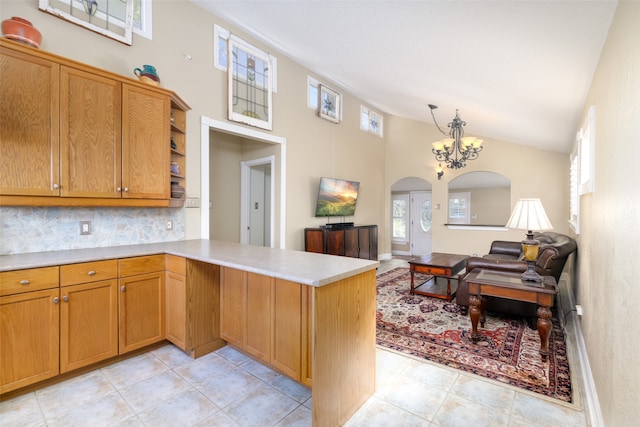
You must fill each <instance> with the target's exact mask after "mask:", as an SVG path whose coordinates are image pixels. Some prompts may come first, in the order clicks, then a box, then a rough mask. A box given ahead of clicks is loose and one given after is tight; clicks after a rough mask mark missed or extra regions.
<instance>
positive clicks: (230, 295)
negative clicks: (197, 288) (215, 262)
mask: <svg viewBox="0 0 640 427" xmlns="http://www.w3.org/2000/svg"><path fill="white" fill-rule="evenodd" d="M246 295H247V273H246V272H245V271H241V270H236V269H235V268H229V267H221V269H220V336H221V337H222V339H224V340H226V341H227V342H228V343H229V344H232V345H235V346H236V347H238V348H242V346H243V342H244V307H245V301H246Z"/></svg>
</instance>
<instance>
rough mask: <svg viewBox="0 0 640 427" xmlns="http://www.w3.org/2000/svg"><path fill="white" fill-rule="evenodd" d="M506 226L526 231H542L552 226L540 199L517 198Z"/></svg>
mask: <svg viewBox="0 0 640 427" xmlns="http://www.w3.org/2000/svg"><path fill="white" fill-rule="evenodd" d="M506 227H507V228H514V229H517V230H527V231H544V230H551V229H552V228H553V226H552V225H551V222H550V221H549V218H548V217H547V213H546V212H545V211H544V208H543V207H542V203H541V202H540V199H520V200H518V203H516V207H515V208H513V212H511V217H510V218H509V221H508V222H507V225H506Z"/></svg>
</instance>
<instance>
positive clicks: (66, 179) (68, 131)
mask: <svg viewBox="0 0 640 427" xmlns="http://www.w3.org/2000/svg"><path fill="white" fill-rule="evenodd" d="M120 97H121V88H120V83H119V82H117V81H115V80H111V79H108V78H105V77H102V76H98V75H95V74H92V73H88V72H85V71H81V70H77V69H74V68H69V67H64V66H63V67H62V68H61V70H60V149H61V158H60V159H61V165H62V188H61V196H63V197H102V198H120V187H121V184H120V179H121V171H120V158H121V152H120V150H121V147H120V145H121V144H120V141H121V130H120V126H121V98H120Z"/></svg>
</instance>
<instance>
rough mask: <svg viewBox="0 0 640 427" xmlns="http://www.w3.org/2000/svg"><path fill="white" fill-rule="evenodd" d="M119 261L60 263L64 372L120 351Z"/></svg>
mask: <svg viewBox="0 0 640 427" xmlns="http://www.w3.org/2000/svg"><path fill="white" fill-rule="evenodd" d="M117 277H118V261H117V260H115V259H113V260H107V261H96V262H86V263H78V264H70V265H63V266H61V267H60V373H65V372H69V371H72V370H74V369H78V368H81V367H83V366H88V365H91V364H93V363H96V362H99V361H101V360H105V359H109V358H110V357H114V356H117V355H118V280H117Z"/></svg>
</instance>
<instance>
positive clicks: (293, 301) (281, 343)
mask: <svg viewBox="0 0 640 427" xmlns="http://www.w3.org/2000/svg"><path fill="white" fill-rule="evenodd" d="M305 296H306V295H305ZM273 301H274V304H273V307H274V309H273V320H272V322H273V346H272V353H271V363H272V364H273V366H275V367H276V368H278V369H279V370H280V371H282V372H284V373H285V374H287V376H289V377H291V378H292V379H294V380H296V381H297V382H300V381H301V364H302V359H301V358H302V349H301V343H302V323H301V322H302V302H303V301H302V286H301V285H300V284H299V283H295V282H290V281H288V280H283V279H275V287H274V296H273ZM304 302H305V303H306V301H304Z"/></svg>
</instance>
